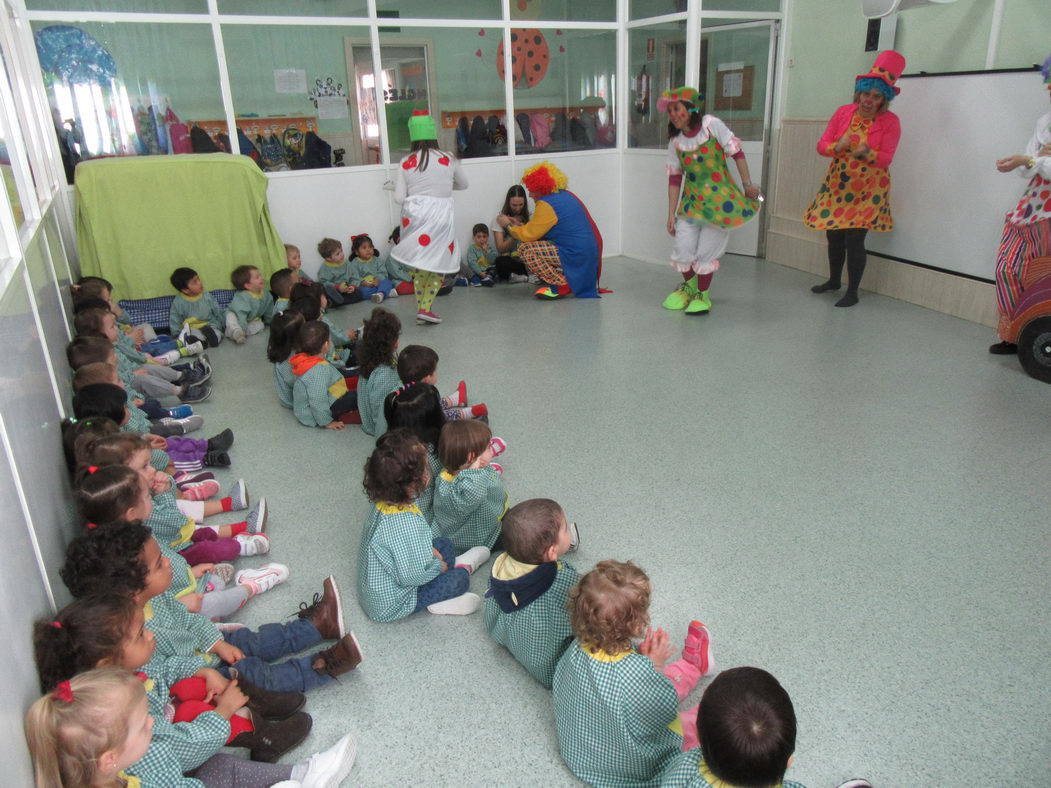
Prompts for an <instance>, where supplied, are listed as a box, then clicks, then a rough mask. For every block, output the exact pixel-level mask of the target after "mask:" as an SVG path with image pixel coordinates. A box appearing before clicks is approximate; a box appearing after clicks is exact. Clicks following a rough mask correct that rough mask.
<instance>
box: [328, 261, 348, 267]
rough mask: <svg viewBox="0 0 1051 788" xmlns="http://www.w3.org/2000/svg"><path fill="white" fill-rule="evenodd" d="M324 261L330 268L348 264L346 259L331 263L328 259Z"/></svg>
mask: <svg viewBox="0 0 1051 788" xmlns="http://www.w3.org/2000/svg"><path fill="white" fill-rule="evenodd" d="M324 262H325V265H327V266H328V267H329V268H342V267H343V266H345V265H346V264H347V261H346V260H344V261H343V262H342V263H330V262H329V261H328V260H325V261H324Z"/></svg>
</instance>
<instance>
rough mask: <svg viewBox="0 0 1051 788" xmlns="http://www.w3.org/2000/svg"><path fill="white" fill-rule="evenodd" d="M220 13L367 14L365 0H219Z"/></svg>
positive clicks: (266, 14)
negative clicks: (292, 2)
mask: <svg viewBox="0 0 1051 788" xmlns="http://www.w3.org/2000/svg"><path fill="white" fill-rule="evenodd" d="M219 13H220V14H246V15H256V16H271V15H275V16H290V15H295V16H367V15H368V7H367V5H366V2H365V0H296V2H295V3H294V4H289V2H288V0H219Z"/></svg>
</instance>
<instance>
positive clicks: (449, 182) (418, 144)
mask: <svg viewBox="0 0 1051 788" xmlns="http://www.w3.org/2000/svg"><path fill="white" fill-rule="evenodd" d="M409 139H410V140H412V149H411V152H410V153H409V155H408V156H406V157H405V158H404V159H402V160H401V162H400V164H399V165H398V176H397V181H396V183H395V185H394V199H395V201H396V202H398V203H399V204H400V205H401V240H400V241H399V242H398V244H397V245H396V246H394V247H393V248H392V249H391V251H390V256H391V258H393V259H394V260H397V261H398V262H399V263H401V264H402V265H405V266H407V267H408V268H409V269H411V270H412V271H413V274H412V282H413V285H414V287H415V290H416V307H417V312H416V322H417V323H419V324H425V323H441V322H442V319H441V318H440V317H438V315H436V314H434V312H432V311H431V305H432V304H433V303H434V297H435V296H436V295H438V289H439V288H440V287H441V286H442V277H443V275H444V274H453V273H456V272H457V271H459V270H460V249H459V245H458V244H457V242H456V232H455V227H454V222H453V198H452V193H453V191H454V190H457V189H466V188H467V178H466V177H465V176H464V174H463V173H462V172H461V171H460V162H459V161H457V160H456V158H455V157H453V155H452V154H450V153H445V152H444V151H442V150H441V149H439V148H438V132H437V130H436V128H435V125H434V119H433V118H432V117H431V116H430V115H428V114H427V113H426V112H424V111H422V110H417V111H415V112H413V114H412V117H411V118H409Z"/></svg>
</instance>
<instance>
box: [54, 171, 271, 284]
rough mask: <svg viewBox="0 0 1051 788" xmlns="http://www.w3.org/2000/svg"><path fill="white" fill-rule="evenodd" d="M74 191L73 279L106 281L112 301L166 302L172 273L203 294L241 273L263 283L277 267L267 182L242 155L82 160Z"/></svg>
mask: <svg viewBox="0 0 1051 788" xmlns="http://www.w3.org/2000/svg"><path fill="white" fill-rule="evenodd" d="M75 186H76V218H77V251H78V253H79V255H80V270H81V273H82V274H83V275H84V276H102V277H105V278H106V279H108V280H109V281H110V282H112V283H113V290H114V296H115V297H116V298H155V297H157V296H164V295H174V292H175V291H174V290H172V286H171V283H170V282H169V281H168V277H169V276H171V272H172V271H174V270H175V269H176V268H178V267H180V266H188V267H190V268H193V269H194V270H195V271H197V273H199V274H200V275H201V279H202V280H203V281H204V286H205V288H206V289H215V288H228V287H230V286H231V285H230V272H231V271H233V270H234V268H236V267H237V266H239V265H245V264H248V265H254V266H256V267H257V268H259V270H260V271H261V272H262V274H263V276H264V278H268V277H269V276H270V274H271V273H272V272H273V271H275V270H277V269H279V268H284V266H285V250H284V246H283V245H282V243H281V238H280V237H279V236H278V234H277V229H276V228H275V227H274V223H273V222H272V221H271V219H270V208H269V206H268V205H267V202H266V187H267V178H266V176H265V175H264V174H263V173H262V172H261V171H260V170H259V167H258V166H257V165H256V164H255V162H253V161H252V160H251V159H249V158H248V157H247V156H235V155H232V154H229V153H201V154H184V155H179V156H135V157H124V158H112V159H97V160H94V161H85V162H81V163H80V164H79V165H78V166H77V170H76V184H75Z"/></svg>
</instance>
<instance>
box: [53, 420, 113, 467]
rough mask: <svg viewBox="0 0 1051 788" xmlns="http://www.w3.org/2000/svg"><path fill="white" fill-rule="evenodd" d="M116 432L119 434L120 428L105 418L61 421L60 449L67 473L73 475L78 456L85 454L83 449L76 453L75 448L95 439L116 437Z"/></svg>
mask: <svg viewBox="0 0 1051 788" xmlns="http://www.w3.org/2000/svg"><path fill="white" fill-rule="evenodd" d="M118 432H120V426H119V425H118V424H117V422H115V421H113V419H107V418H106V417H105V416H93V417H90V418H86V419H66V420H65V421H63V422H62V449H63V451H64V452H65V455H66V466H67V467H68V468H69V472H70V473H73V471H74V470H75V469H76V467H77V457H78V454H79V455H82V454H84V453H85V452H84V451H83V449H81V451H80V452H78V451H77V446H81V445H82V444H84V443H87V442H88V441H93V440H95V439H97V438H104V437H107V436H109V435H116V434H117V433H118Z"/></svg>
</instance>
